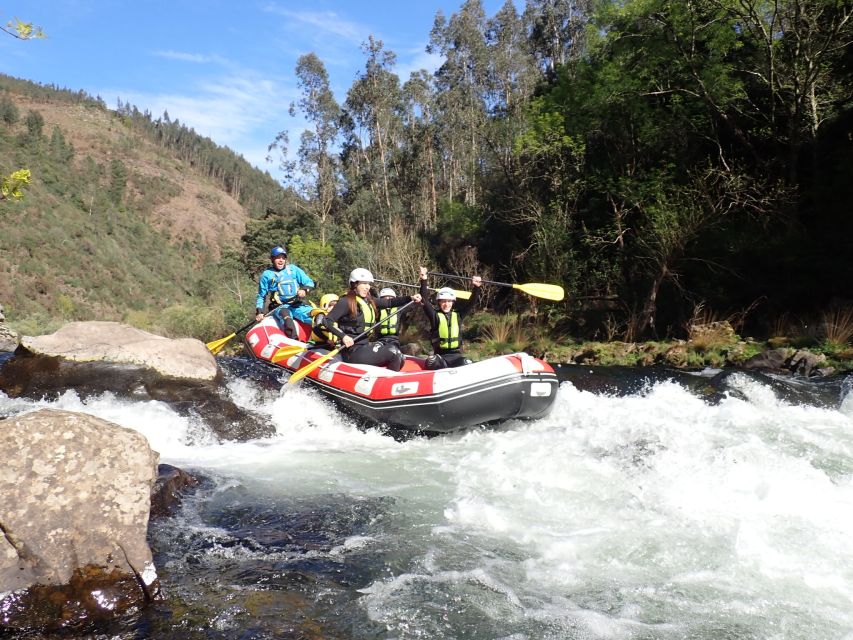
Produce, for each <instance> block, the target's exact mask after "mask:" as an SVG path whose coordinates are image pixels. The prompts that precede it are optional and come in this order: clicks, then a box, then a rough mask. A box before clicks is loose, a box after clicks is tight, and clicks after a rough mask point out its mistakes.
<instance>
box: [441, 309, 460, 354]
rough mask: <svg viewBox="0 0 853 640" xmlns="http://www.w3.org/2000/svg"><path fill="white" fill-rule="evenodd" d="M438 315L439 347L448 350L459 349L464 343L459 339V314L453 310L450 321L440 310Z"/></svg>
mask: <svg viewBox="0 0 853 640" xmlns="http://www.w3.org/2000/svg"><path fill="white" fill-rule="evenodd" d="M436 316H437V317H438V348H439V349H442V350H446V351H449V350H450V349H458V348H459V346H460V345H461V344H462V341H461V340H460V339H459V314H457V313H456V312H455V311H451V312H450V322H448V321H447V316H446V315H445V314H444V313H441V312H439V313H437V314H436Z"/></svg>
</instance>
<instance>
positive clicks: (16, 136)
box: [0, 76, 289, 331]
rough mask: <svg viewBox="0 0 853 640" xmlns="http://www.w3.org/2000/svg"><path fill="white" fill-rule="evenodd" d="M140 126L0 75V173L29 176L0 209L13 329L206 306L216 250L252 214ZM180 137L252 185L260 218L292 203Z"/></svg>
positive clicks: (259, 177)
mask: <svg viewBox="0 0 853 640" xmlns="http://www.w3.org/2000/svg"><path fill="white" fill-rule="evenodd" d="M133 111H134V113H135V114H136V115H139V114H138V111H136V110H135V108H134V110H133ZM141 120H142V122H143V123H144V125H145V126H139V121H140V118H131V117H129V116H127V115H126V114H125V115H122V114H118V113H116V112H114V111H110V110H108V109H106V108H105V106H104V105H103V103H102V102H100V101H98V100H94V99H91V98H89V97H87V96H81V95H80V94H73V93H70V92H67V91H63V90H56V89H52V88H46V87H42V86H40V85H35V84H32V83H28V82H26V81H21V80H16V79H13V78H9V77H8V76H0V173H2V174H4V175H5V174H8V173H9V172H11V171H13V170H15V169H18V168H22V167H24V168H29V169H30V170H31V171H32V174H33V178H32V184H31V186H30V188H29V189H28V190H27V191H26V195H25V198H24V199H23V200H22V201H0V302H2V303H3V304H4V305H5V307H6V315H7V318H8V319H9V320H10V322H12V323H13V324H14V322H15V321H16V320H17V321H18V322H22V323H24V324H25V325H29V326H26V327H25V328H26V329H27V330H29V331H33V330H34V326H33V325H38V324H40V323H44V322H47V321H48V319H50V318H53V319H57V318H59V319H63V320H70V319H92V318H97V319H111V320H123V319H126V318H127V315H128V312H129V311H131V310H145V311H146V312H151V311H152V310H162V309H164V308H166V307H169V306H172V305H205V304H206V303H207V297H208V296H209V295H210V291H211V288H212V286H213V285H212V283H211V282H210V279H211V277H212V273H211V270H213V269H215V268H216V266H217V264H218V262H219V260H220V257H221V255H222V252H223V250H224V249H226V248H231V249H234V250H236V251H238V252H239V250H240V247H241V243H240V238H241V235H242V234H243V233H244V231H245V228H246V223H247V221H248V219H249V218H250V212H249V211H247V208H246V207H245V206H244V205H243V204H241V203H240V202H238V200H237V199H236V198H235V197H233V196H232V195H231V194H230V193H228V191H226V190H224V189H223V180H222V178H221V176H220V178H219V179H216V178H212V177H209V176H208V175H203V174H204V173H210V171H209V170H208V171H207V172H205V171H204V168H203V167H201V168H200V164H201V163H199V162H198V161H197V158H196V157H194V156H193V155H192V154H187V153H181V154H179V153H176V150H175V149H174V148H171V147H169V146H168V145H165V144H163V143H162V141H158V140H157V139H156V138H155V137H154V136H152V135H151V133H150V132H151V130H156V128H157V127H158V126H159V124H160V123H159V122H153V121H151V119H150V117H149V116H147V114H146V115H145V116H144V117H143V118H141ZM167 126H168V124H167ZM180 132H181V133H183V134H184V135H185V137H186V138H187V139H190V141H191V142H192V144H193V145H194V148H205V149H209V148H214V149H215V151H216V152H217V153H218V154H220V155H221V156H223V157H225V158H227V159H228V162H229V165H230V166H231V167H232V170H237V171H239V172H241V174H242V175H244V176H245V175H249V176H251V180H246V179H243V180H242V183H243V187H242V191H241V193H240V197H241V199H244V200H245V199H248V200H249V201H251V202H252V203H253V205H254V207H255V208H256V209H259V210H261V211H263V210H264V209H265V208H266V207H268V206H271V205H273V204H274V203H275V202H280V201H281V200H282V199H286V198H287V197H289V196H288V194H287V193H286V192H285V191H284V190H283V189H281V187H279V186H278V185H277V184H276V183H275V181H273V179H272V178H271V177H269V175H268V174H263V173H262V172H260V171H258V170H256V169H254V168H252V167H250V166H249V165H248V163H246V162H245V161H244V160H243V159H242V158H241V157H239V156H237V155H236V154H233V153H232V152H230V150H227V149H223V148H221V147H216V146H215V145H214V144H213V143H212V142H211V141H209V140H208V139H204V138H200V137H199V136H197V135H196V134H195V133H194V132H192V131H189V130H186V129H181V130H180ZM220 173H221V172H220ZM252 174H256V175H252ZM247 183H248V184H249V185H250V186H249V187H248V188H247V187H246V186H245V185H246V184H247ZM253 183H256V184H260V185H263V189H262V192H261V193H252V191H251V185H252V184H253Z"/></svg>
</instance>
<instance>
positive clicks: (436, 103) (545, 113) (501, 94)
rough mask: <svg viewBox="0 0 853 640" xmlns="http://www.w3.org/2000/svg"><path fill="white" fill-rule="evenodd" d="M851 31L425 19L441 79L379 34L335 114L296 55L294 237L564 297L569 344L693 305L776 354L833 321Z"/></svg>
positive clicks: (701, 13) (848, 132) (648, 18)
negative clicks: (406, 68)
mask: <svg viewBox="0 0 853 640" xmlns="http://www.w3.org/2000/svg"><path fill="white" fill-rule="evenodd" d="M852 11H853V5H851V3H850V2H843V1H826V0H784V1H782V2H766V1H763V0H698V1H696V2H690V3H684V2H673V1H667V0H628V1H626V2H610V1H606V2H592V1H588V2H586V1H581V2H566V1H563V0H528V2H527V4H526V8H525V10H524V12H523V13H519V12H518V11H517V10H516V8H515V5H514V4H513V3H512V2H506V3H505V4H504V6H503V7H502V8H501V10H500V11H498V13H496V14H495V15H494V16H491V17H489V16H487V15H485V14H484V11H483V8H482V5H481V3H480V2H479V1H478V0H468V1H467V2H465V3H464V4H463V5H462V6H461V8H460V9H459V11H458V12H457V13H454V14H453V15H451V16H450V17H445V16H443V15H441V14H438V15H437V16H436V19H435V23H434V26H433V28H432V31H431V33H430V45H429V51H431V52H434V53H437V54H440V55H441V56H442V57H443V59H444V64H443V65H442V66H441V67H440V68H439V69H438V71H437V72H436V73H435V74H427V73H425V72H421V73H417V74H413V75H412V76H411V77H410V78H408V79H406V80H405V81H403V80H401V79H400V78H399V77H398V76H397V75H396V74H395V73H394V64H395V55H394V52H393V51H389V50H387V49H385V48H384V46H383V43H382V42H381V41H378V40H376V39H374V38H369V39H368V41H367V42H366V43H365V44H364V45H363V51H364V56H365V62H364V67H363V70H362V71H361V72H360V74H359V75H358V77H357V78H356V80H355V81H354V82H353V84H352V86H351V87H350V88H349V90H348V92H347V94H346V96H345V97H344V99H343V101H342V102H339V101H338V100H336V98H335V96H333V95H332V92H331V91H330V89H329V82H328V75H327V73H326V70H325V67H324V64H323V61H322V60H320V59H319V58H317V57H316V56H315V55H313V54H310V53H309V54H306V55H304V56H302V58H300V60H299V63H298V65H297V68H296V76H297V78H298V80H299V86H300V88H301V91H302V94H301V99H300V100H299V101H298V102H297V103H296V104H295V105H293V107H292V109H293V110H295V111H297V112H299V113H300V114H301V115H302V116H303V117H304V118H306V119H307V120H308V121H309V122H310V123H311V125H312V129H311V130H309V131H306V132H305V133H304V134H303V135H302V137H301V138H300V139H299V140H298V141H296V140H294V141H291V140H288V139H287V135H286V133H283V134H281V135H280V136H279V139H278V140H277V141H276V145H277V146H279V147H280V150H282V151H283V150H284V149H286V148H287V145H288V144H292V145H294V147H295V148H296V149H297V150H298V152H297V154H296V157H297V158H298V159H297V160H296V161H294V162H291V163H287V162H284V163H283V165H284V169H285V170H286V171H287V174H288V175H289V176H290V177H291V181H290V183H289V186H290V187H291V188H292V189H293V190H294V191H295V192H296V193H298V194H299V195H300V196H301V197H302V199H303V200H302V207H301V212H304V214H306V215H302V216H299V217H298V221H299V222H298V224H299V225H300V227H299V229H298V231H299V232H300V234H302V235H303V236H308V237H309V238H310V239H311V241H313V242H318V243H319V245H320V246H321V247H325V246H326V245H327V244H331V245H332V246H333V247H338V246H339V243H340V240H341V234H342V233H350V232H352V231H354V232H355V234H356V236H357V237H358V238H359V239H362V240H366V241H367V242H368V243H369V244H370V245H371V246H372V247H373V251H372V254H371V256H370V259H371V266H373V267H374V268H376V269H377V270H379V271H380V272H381V273H388V274H391V275H395V276H397V279H402V278H405V277H409V278H411V277H412V275H411V274H412V273H413V272H414V263H415V261H428V262H430V263H433V264H436V265H438V266H439V267H440V268H441V270H443V271H449V272H457V273H468V274H470V273H473V272H475V271H478V272H480V273H482V274H483V275H486V276H492V277H494V278H495V279H500V280H509V281H516V282H524V281H530V280H532V281H543V282H555V283H558V284H560V285H562V286H563V287H564V288H565V290H566V292H567V302H566V303H565V308H564V309H561V310H560V312H558V313H559V315H561V316H562V320H564V323H565V326H566V328H567V329H571V331H572V333H574V334H577V333H587V334H589V335H598V336H602V335H603V333H604V330H605V327H607V331H608V333H609V334H610V335H611V336H618V337H621V338H624V339H627V340H632V339H637V338H641V337H658V336H672V335H678V334H679V333H680V332H683V327H684V324H685V322H686V321H687V320H689V319H690V318H691V317H692V316H693V315H694V314H695V313H696V312H697V309H704V310H705V312H706V313H707V312H709V310H710V312H711V313H712V314H717V315H718V316H719V317H731V318H738V319H739V320H740V321H741V322H742V323H746V324H747V328H748V329H750V330H751V331H753V332H755V333H757V334H764V335H767V334H770V333H772V332H773V331H774V330H778V327H775V326H774V324H777V323H779V321H780V318H782V317H783V316H785V314H793V315H796V316H799V317H804V316H806V315H809V314H819V313H821V312H826V311H827V310H829V309H831V308H839V307H843V306H844V305H845V304H849V296H850V285H849V283H850V282H851V276H853V273H851V264H853V261H852V260H851V258H853V255H851V243H850V240H849V238H850V237H851V233H850V232H851V231H853V228H851V216H850V215H849V214H850V207H849V204H848V203H849V201H850V195H851V181H850V179H849V177H850V176H851V175H853V173H852V171H853V163H851V161H853V140H851V136H853V128H852V127H851V125H853V119H851V116H853V111H851V106H853V102H851V97H853V95H851V90H853V82H851V70H853V50H852V49H851V47H850V43H851V37H853V21H851V12H852ZM278 224H279V221H278V220H267V221H266V225H263V224H261V225H259V226H258V227H257V228H256V230H255V232H254V235H253V236H252V237H251V238H250V239H249V246H250V247H253V248H255V249H256V250H260V247H261V246H264V245H265V244H268V242H266V243H265V242H263V241H262V242H260V243H258V242H257V241H256V238H257V237H262V238H263V239H264V240H269V239H271V238H272V236H274V235H275V233H272V234H270V233H269V230H270V229H273V230H275V232H278V227H277V225H278ZM285 231H290V232H294V233H295V232H296V231H297V228H295V227H289V228H288V227H287V226H286V225H285ZM416 259H417V260H416ZM344 262H345V263H346V264H351V262H346V260H344ZM316 266H317V267H320V265H316ZM511 302H512V303H513V304H516V305H527V304H532V303H535V301H534V300H525V299H521V300H518V299H515V300H513V301H511ZM552 312H553V310H552Z"/></svg>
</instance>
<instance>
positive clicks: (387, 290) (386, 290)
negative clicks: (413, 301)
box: [379, 287, 397, 298]
mask: <svg viewBox="0 0 853 640" xmlns="http://www.w3.org/2000/svg"><path fill="white" fill-rule="evenodd" d="M385 296H391V297H392V298H396V297H397V292H396V291H394V290H393V289H392V288H391V287H385V288H384V289H383V290H382V291H380V292H379V297H380V298H384V297H385Z"/></svg>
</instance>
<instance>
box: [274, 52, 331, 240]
mask: <svg viewBox="0 0 853 640" xmlns="http://www.w3.org/2000/svg"><path fill="white" fill-rule="evenodd" d="M296 78H297V84H298V86H299V89H300V91H301V93H302V97H301V98H300V99H299V100H298V101H297V102H296V103H295V104H291V105H290V115H291V116H295V115H296V113H297V108H298V111H299V112H300V113H302V115H303V116H304V117H305V119H306V120H307V121H308V124H309V125H310V126H311V127H312V128H311V129H306V130H305V131H303V132H302V135H301V136H300V139H299V150H298V152H297V157H298V161H297V163H293V162H292V161H290V160H288V159H287V144H288V137H287V132H286V131H282V132H281V133H279V134H278V136H277V137H276V139H275V141H274V142H273V143H272V144H271V145H270V149H271V150H272V149H274V148H278V149H279V150H280V152H281V155H282V169H283V170H284V171H285V174H286V175H287V176H288V178H289V180H290V181H291V183H292V185H293V187H294V188H295V190H296V191H297V192H298V193H299V194H300V195H302V196H304V197H305V199H306V202H307V206H309V207H310V208H311V211H312V212H313V214H314V215H315V216H316V217H317V219H318V221H319V222H320V239H321V243H322V244H325V243H326V238H327V234H328V229H327V227H328V225H329V224H330V223H331V214H332V211H333V210H334V207H335V204H336V201H337V199H338V196H339V192H340V167H339V160H338V158H337V157H336V155H335V144H336V142H337V140H338V137H339V135H340V124H339V121H340V116H341V109H340V107H339V106H338V103H337V102H336V101H335V98H334V96H333V95H332V91H331V89H330V88H329V74H328V73H327V72H326V67H325V66H324V65H323V62H322V61H321V60H320V58H318V57H317V55H316V54H314V53H308V54H305V55H303V56H300V58H299V60H298V61H297V63H296ZM297 167H298V169H299V174H298V175H296V174H295V170H296V168H297Z"/></svg>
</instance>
